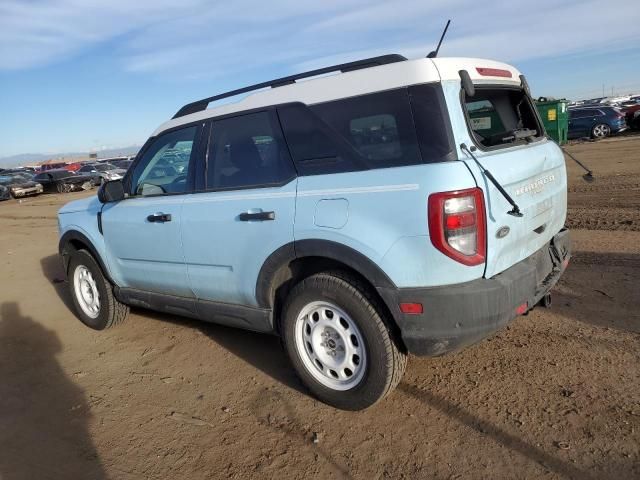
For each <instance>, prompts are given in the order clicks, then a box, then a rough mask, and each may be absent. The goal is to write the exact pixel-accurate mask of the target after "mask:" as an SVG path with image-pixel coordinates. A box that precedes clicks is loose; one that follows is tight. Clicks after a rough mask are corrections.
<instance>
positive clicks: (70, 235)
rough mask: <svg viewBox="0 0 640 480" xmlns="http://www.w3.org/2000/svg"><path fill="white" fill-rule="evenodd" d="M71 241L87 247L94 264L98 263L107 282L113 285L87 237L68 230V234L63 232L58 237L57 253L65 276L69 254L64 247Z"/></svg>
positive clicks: (103, 264)
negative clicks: (94, 261)
mask: <svg viewBox="0 0 640 480" xmlns="http://www.w3.org/2000/svg"><path fill="white" fill-rule="evenodd" d="M73 240H76V241H78V242H80V243H82V244H83V245H85V246H86V247H87V250H89V253H90V254H91V256H92V257H93V258H95V260H96V262H98V265H100V269H101V270H102V273H103V274H104V276H105V277H106V278H107V280H109V282H111V284H113V285H115V283H114V282H113V280H112V278H111V275H110V274H109V270H108V269H107V268H106V265H105V263H104V262H103V260H102V257H100V255H99V254H98V251H97V250H96V247H94V246H93V243H92V242H91V240H89V237H87V236H86V235H85V234H83V233H80V232H78V231H77V230H69V231H68V232H65V234H64V235H62V237H60V241H59V242H58V253H59V254H60V257H61V258H62V265H63V267H64V273H65V275H67V274H68V270H69V254H68V253H67V251H66V246H67V245H68V244H69V243H71V242H72V241H73Z"/></svg>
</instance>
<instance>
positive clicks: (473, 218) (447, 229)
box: [428, 188, 487, 265]
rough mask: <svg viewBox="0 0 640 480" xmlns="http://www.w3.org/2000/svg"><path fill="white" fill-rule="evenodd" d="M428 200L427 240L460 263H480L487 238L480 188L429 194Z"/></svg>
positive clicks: (482, 197) (483, 259) (483, 257)
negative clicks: (428, 238) (428, 237)
mask: <svg viewBox="0 0 640 480" xmlns="http://www.w3.org/2000/svg"><path fill="white" fill-rule="evenodd" d="M428 203H429V205H428V208H429V235H430V236H431V243H433V245H434V246H435V247H436V248H437V249H438V250H440V251H441V252H442V253H444V254H445V255H447V256H448V257H451V258H453V259H454V260H456V261H458V262H460V263H462V264H464V265H480V264H481V263H484V261H485V251H486V245H487V238H486V225H485V216H484V195H483V194H482V190H480V189H479V188H470V189H467V190H456V191H453V192H440V193H433V194H431V195H429V202H428Z"/></svg>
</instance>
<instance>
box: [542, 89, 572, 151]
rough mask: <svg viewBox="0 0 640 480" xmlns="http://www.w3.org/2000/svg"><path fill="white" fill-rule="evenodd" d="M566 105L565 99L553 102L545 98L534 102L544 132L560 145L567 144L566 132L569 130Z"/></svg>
mask: <svg viewBox="0 0 640 480" xmlns="http://www.w3.org/2000/svg"><path fill="white" fill-rule="evenodd" d="M568 103H569V102H568V101H567V100H565V99H562V100H553V99H548V98H545V97H540V98H539V99H538V100H537V101H536V107H538V112H539V113H540V117H541V118H542V123H543V124H544V128H545V130H546V131H547V133H548V134H549V136H550V137H551V138H553V139H554V140H555V141H556V142H558V143H559V144H560V145H564V144H565V143H567V130H568V129H569V113H568V112H567V105H568Z"/></svg>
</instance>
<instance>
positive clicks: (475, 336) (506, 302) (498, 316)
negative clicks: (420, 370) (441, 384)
mask: <svg viewBox="0 0 640 480" xmlns="http://www.w3.org/2000/svg"><path fill="white" fill-rule="evenodd" d="M570 251H571V248H570V240H569V232H568V231H567V230H562V231H560V232H559V233H558V234H557V235H556V236H555V237H553V239H552V240H551V242H549V243H548V244H547V245H546V246H545V247H543V248H541V249H540V250H538V251H537V252H536V253H534V254H533V255H531V256H530V257H528V258H526V259H524V260H523V261H521V262H519V263H517V264H515V265H513V266H512V267H510V268H509V269H507V270H505V271H504V272H502V273H500V274H498V275H496V276H495V277H493V278H489V279H485V278H481V279H478V280H473V281H471V282H467V283H461V284H457V285H449V286H446V287H435V288H401V289H387V288H379V289H378V290H379V292H380V294H381V295H382V297H383V298H384V300H385V301H386V303H387V305H388V306H389V307H390V309H391V312H392V314H393V316H394V317H395V320H396V323H397V325H398V326H399V328H400V332H401V335H402V340H403V341H404V344H405V345H406V347H407V350H408V351H409V352H410V353H412V354H414V355H423V356H438V355H443V354H445V353H449V352H452V351H456V350H460V349H462V348H464V347H466V346H469V345H471V344H473V343H476V342H478V341H480V340H482V339H483V338H486V337H487V336H489V335H491V334H493V333H495V332H496V331H497V330H499V329H501V328H502V327H504V326H505V325H507V324H508V323H509V322H510V321H511V320H513V319H514V318H515V317H516V316H518V313H517V312H516V309H518V307H520V306H521V305H523V304H524V303H526V304H527V307H526V308H527V309H531V308H533V307H534V306H535V305H536V304H537V303H538V301H540V299H541V298H542V297H543V296H544V295H545V294H546V293H547V292H548V291H549V290H551V288H552V287H553V286H554V285H555V284H556V282H557V281H558V279H559V278H560V276H561V275H562V273H563V272H564V270H565V269H566V267H567V264H568V261H569V257H570ZM404 302H408V303H421V304H422V305H423V308H424V313H422V314H420V315H408V314H403V313H402V312H400V307H399V304H400V303H404Z"/></svg>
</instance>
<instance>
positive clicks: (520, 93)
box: [463, 87, 544, 148]
mask: <svg viewBox="0 0 640 480" xmlns="http://www.w3.org/2000/svg"><path fill="white" fill-rule="evenodd" d="M463 95H464V106H465V110H466V113H467V121H468V123H469V129H470V130H471V132H472V134H473V136H474V138H475V141H476V143H477V144H479V145H480V146H482V147H486V148H500V147H508V146H513V145H514V144H521V143H526V142H527V141H531V140H532V139H536V138H541V137H542V136H543V135H544V131H543V128H542V127H541V126H540V125H539V123H538V119H537V116H536V114H535V111H534V109H533V106H532V104H531V101H530V100H529V98H528V97H527V95H526V94H525V93H524V90H522V89H520V88H504V87H502V88H486V87H476V91H475V95H474V96H473V97H469V96H467V95H466V93H464V94H463Z"/></svg>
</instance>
